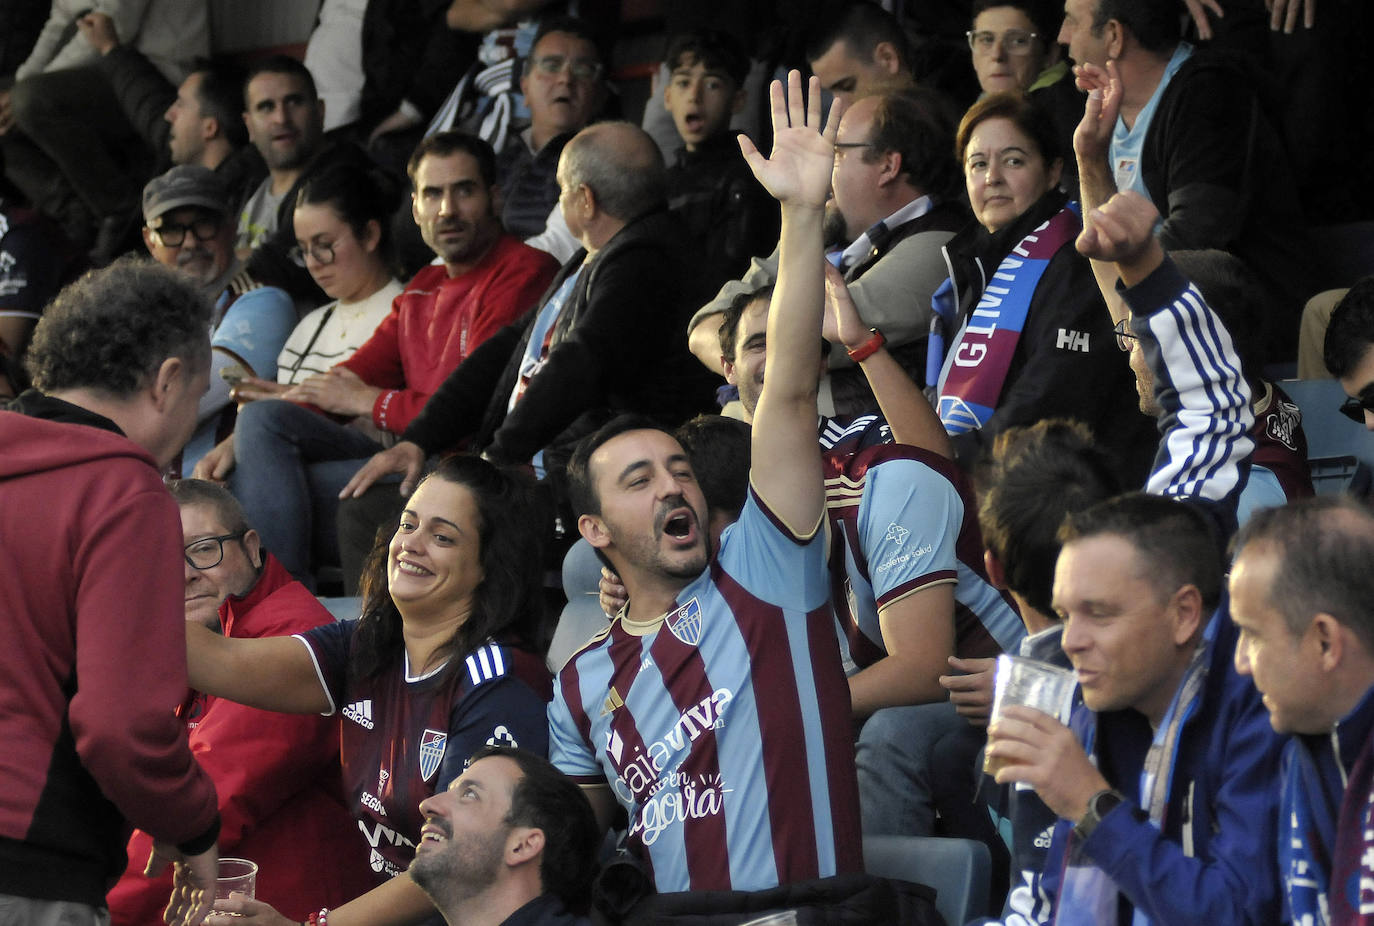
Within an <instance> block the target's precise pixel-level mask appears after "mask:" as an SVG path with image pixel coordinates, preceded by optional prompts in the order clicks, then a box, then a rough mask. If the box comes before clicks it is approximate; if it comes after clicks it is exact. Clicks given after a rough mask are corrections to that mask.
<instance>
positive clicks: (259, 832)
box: [106, 479, 370, 926]
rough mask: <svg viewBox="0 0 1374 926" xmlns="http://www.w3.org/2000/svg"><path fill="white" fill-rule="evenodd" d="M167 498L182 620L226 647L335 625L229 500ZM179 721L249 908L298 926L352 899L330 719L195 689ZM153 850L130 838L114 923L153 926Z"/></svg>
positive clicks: (197, 489) (350, 836) (159, 890)
mask: <svg viewBox="0 0 1374 926" xmlns="http://www.w3.org/2000/svg"><path fill="white" fill-rule="evenodd" d="M171 490H172V497H173V498H175V499H176V501H177V504H178V505H179V506H180V507H181V531H182V540H183V542H184V544H185V551H184V556H185V564H184V565H185V570H186V620H187V621H192V622H194V623H197V624H200V625H202V626H204V627H208V628H210V629H211V630H213V631H215V632H217V633H223V634H224V635H225V636H228V637H234V638H252V637H272V636H280V635H284V634H292V633H305V632H307V631H309V630H311V629H313V628H315V627H319V626H321V625H324V624H332V623H333V622H334V619H333V617H332V616H331V615H330V613H329V612H328V611H327V610H325V607H324V606H323V605H322V604H320V603H319V602H318V601H316V600H315V598H314V596H313V595H311V594H310V593H309V592H308V591H306V589H305V588H304V587H303V586H302V585H301V584H300V583H299V582H295V581H293V580H292V579H291V577H290V576H289V575H288V574H287V572H286V570H285V569H283V568H282V567H281V564H280V563H278V562H277V561H276V559H275V558H274V557H273V556H272V554H270V553H268V552H267V551H266V550H264V549H263V548H262V541H261V539H260V538H259V537H258V532H257V531H255V530H253V529H252V528H251V527H249V526H248V522H247V521H246V520H244V516H243V510H242V509H241V508H239V505H238V502H236V501H234V498H233V496H232V495H230V494H229V493H228V492H226V491H225V490H224V489H222V488H220V487H218V486H215V485H212V484H210V483H207V482H201V481H200V480H196V479H183V480H180V481H177V482H174V483H172V485H171ZM177 716H178V717H180V718H181V720H182V722H183V723H185V724H186V727H187V729H188V730H189V731H190V741H191V753H192V754H193V755H194V756H195V757H196V762H197V764H199V765H200V767H201V768H202V769H204V770H205V771H206V772H207V773H208V774H209V775H210V778H211V780H212V781H214V783H215V790H216V791H217V792H218V794H219V810H220V821H221V822H220V833H219V848H220V853H221V854H222V855H229V856H236V857H238V858H248V859H252V860H253V861H255V862H257V863H258V878H257V896H258V898H260V899H261V900H264V901H266V902H268V903H271V904H274V905H277V906H279V907H280V908H282V909H283V910H285V911H286V912H287V914H288V915H289V916H291V917H292V918H293V919H296V918H300V919H303V918H304V917H305V916H306V914H308V913H310V912H312V911H314V910H318V909H319V908H320V907H322V906H327V907H337V906H339V905H340V904H342V903H344V902H346V901H349V900H352V899H353V898H354V897H356V896H357V895H358V894H359V893H361V891H362V885H364V884H366V883H367V880H368V879H369V877H370V869H369V867H368V866H367V864H366V862H365V860H364V859H363V858H362V857H361V856H360V855H359V854H358V853H357V852H352V851H348V850H347V847H348V846H350V845H351V844H352V842H353V840H354V839H356V838H357V837H356V836H355V835H354V834H355V832H356V824H355V823H354V822H353V818H352V816H351V815H350V814H349V813H348V811H347V810H346V809H344V806H343V804H342V800H343V793H342V782H341V781H340V778H339V733H338V729H337V725H336V724H335V723H334V721H332V720H330V719H327V718H325V717H310V716H303V715H302V716H295V717H293V716H289V715H286V714H278V713H275V712H271V711H259V710H254V709H253V708H249V707H243V706H241V705H238V704H235V703H233V702H232V701H226V700H224V699H223V698H211V697H206V696H205V695H203V694H201V693H199V692H196V691H191V692H188V693H187V695H186V698H185V699H184V700H183V701H182V702H181V705H180V706H179V707H178V708H177ZM152 851H153V839H152V837H151V836H149V835H148V834H147V833H145V832H143V831H141V830H137V831H135V832H134V834H133V836H132V838H130V840H129V845H128V851H127V855H128V856H129V867H128V868H127V869H126V870H125V872H124V875H123V876H122V877H121V878H120V879H119V882H118V883H117V884H115V886H114V887H113V888H111V890H110V893H109V895H108V896H107V898H106V901H107V903H108V904H109V908H110V922H111V923H117V924H120V926H148V924H154V923H160V922H162V911H163V908H164V907H166V906H167V898H168V897H170V896H171V893H172V877H171V873H170V872H167V873H165V874H163V875H162V876H160V877H155V878H149V877H147V876H145V875H144V873H143V868H144V865H145V864H147V861H148V858H149V856H150V855H151V853H152Z"/></svg>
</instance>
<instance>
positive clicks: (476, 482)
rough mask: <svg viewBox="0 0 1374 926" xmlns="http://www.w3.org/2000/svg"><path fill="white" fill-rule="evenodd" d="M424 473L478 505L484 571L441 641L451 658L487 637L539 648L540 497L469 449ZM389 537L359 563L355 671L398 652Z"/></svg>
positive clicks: (378, 668)
mask: <svg viewBox="0 0 1374 926" xmlns="http://www.w3.org/2000/svg"><path fill="white" fill-rule="evenodd" d="M430 479H442V480H444V481H445V482H451V483H453V484H454V485H459V486H462V487H463V488H465V489H467V490H468V491H469V492H470V493H472V498H473V501H474V502H475V503H476V505H477V520H478V549H479V554H478V555H479V556H480V558H481V566H482V576H483V578H482V582H481V584H479V585H478V586H477V590H476V592H475V595H474V600H473V608H472V613H471V615H469V617H468V619H467V620H466V621H464V622H463V623H462V624H461V625H460V626H459V627H458V629H457V630H456V631H454V634H453V637H452V638H451V639H450V640H449V641H448V644H447V645H446V647H445V648H446V649H447V651H448V653H449V655H450V657H451V656H453V655H460V654H463V653H467V652H468V651H469V650H471V649H473V648H474V647H476V646H479V645H480V644H482V643H483V642H484V641H486V640H488V639H492V638H495V639H497V640H499V641H501V642H504V643H510V644H513V645H516V646H520V647H522V648H525V649H529V650H531V651H532V652H538V653H542V652H543V650H544V648H545V644H546V643H547V640H546V636H547V629H548V628H547V626H546V624H545V621H544V619H543V618H544V615H543V562H544V554H543V537H544V530H543V526H544V524H545V522H546V520H547V518H546V516H545V515H546V514H547V513H546V512H544V511H543V510H542V509H541V507H540V505H539V504H538V502H537V500H536V498H535V495H534V493H533V491H532V486H531V485H530V483H529V480H528V479H526V478H525V477H524V476H522V475H519V474H517V473H516V472H515V471H513V470H507V469H502V468H499V467H497V466H495V465H493V464H491V463H488V462H487V461H486V460H483V459H481V458H480V457H476V456H471V455H468V454H456V455H454V456H450V457H446V458H445V459H443V460H441V461H440V462H439V464H438V466H436V467H435V468H434V470H433V471H432V472H431V473H430V474H429V475H428V476H426V477H425V482H428V481H429V480H430ZM423 484H424V483H423V482H422V483H421V485H423ZM417 491H418V487H417ZM379 533H380V532H379ZM390 539H391V538H390V536H389V535H385V534H382V535H381V536H379V537H378V540H377V543H376V545H375V546H374V547H373V548H372V552H371V553H370V554H368V557H367V561H366V562H365V563H364V564H363V574H362V580H361V586H360V592H361V594H362V599H363V608H362V617H361V618H360V619H359V620H358V626H357V627H356V628H354V631H353V650H352V657H351V658H352V669H353V671H354V672H355V673H356V674H357V675H359V676H362V677H368V676H372V675H376V674H378V673H380V672H383V671H386V670H388V669H389V668H391V667H392V666H394V665H395V664H396V662H397V661H398V660H399V659H400V658H401V652H402V647H403V640H402V637H401V623H402V618H401V612H400V611H399V610H398V609H397V608H396V603H395V602H394V601H392V600H391V593H390V591H389V590H388V588H387V578H386V573H387V558H388V547H389V546H390ZM458 663H461V660H455V659H450V661H449V669H448V670H446V671H449V670H451V669H452V668H453V666H454V665H456V664H458Z"/></svg>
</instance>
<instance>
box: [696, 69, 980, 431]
mask: <svg viewBox="0 0 1374 926" xmlns="http://www.w3.org/2000/svg"><path fill="white" fill-rule="evenodd" d="M953 150H954V126H953V125H952V124H951V121H950V119H949V118H948V115H947V113H946V111H945V109H944V107H943V105H942V103H941V100H940V98H939V97H937V96H936V95H934V94H932V93H931V92H930V91H923V90H907V91H893V92H887V93H880V94H876V95H872V96H864V97H861V98H860V99H859V100H858V101H856V102H855V103H854V104H853V105H852V106H850V107H849V108H848V109H847V110H845V113H844V117H843V118H842V119H841V120H840V130H839V134H838V135H837V136H836V141H835V166H834V170H833V172H832V173H831V197H830V201H829V202H828V203H826V232H827V237H828V238H830V239H831V240H830V241H829V242H827V243H828V244H833V245H835V246H836V247H839V248H843V250H841V251H837V252H835V253H832V254H830V255H829V259H830V261H831V262H832V263H834V264H835V265H836V267H838V268H839V270H840V272H841V273H842V274H843V275H844V278H845V283H846V284H847V287H848V292H849V296H850V298H852V299H853V300H854V306H855V308H857V309H858V312H859V317H860V318H861V319H862V320H863V323H864V325H865V326H867V327H870V328H873V329H875V331H881V332H882V336H883V339H884V341H885V343H886V344H887V347H888V349H889V350H892V351H893V356H894V357H895V358H896V359H897V362H898V363H900V364H901V365H902V367H903V368H904V369H905V370H906V371H907V372H908V373H909V374H910V375H911V377H912V378H913V379H914V380H915V381H916V382H917V384H918V385H919V384H921V383H922V381H923V379H924V375H925V357H926V346H925V344H926V341H925V339H926V335H927V334H928V332H929V330H930V299H931V295H932V294H933V293H934V292H935V290H936V289H937V288H938V287H939V286H940V284H941V283H943V282H944V281H945V277H946V276H948V273H949V270H948V268H947V267H946V266H945V259H944V256H943V255H942V254H941V251H940V249H941V247H942V246H943V245H944V244H945V242H947V241H949V240H950V239H951V238H952V237H954V233H955V232H956V231H958V230H959V229H960V228H961V227H962V226H963V225H964V224H966V223H967V221H968V209H967V207H966V206H965V205H964V204H963V180H962V178H961V177H960V175H959V171H958V164H957V163H956V162H955V160H954V158H953V157H952V156H951V154H950V152H952V151H953ZM777 266H778V253H777V251H774V252H773V254H772V255H770V256H769V257H762V258H760V257H756V258H754V260H753V261H752V262H751V264H750V266H749V269H748V270H747V271H746V272H745V274H744V276H743V277H741V278H740V279H739V280H731V281H729V282H727V283H726V284H725V285H724V286H723V287H721V289H720V292H719V293H717V294H716V297H715V298H714V299H712V300H711V301H710V302H709V303H707V304H706V305H705V306H703V307H702V308H701V309H700V310H699V311H698V312H697V313H696V315H694V316H693V317H692V320H691V321H690V322H689V323H688V328H687V331H688V335H687V337H688V346H689V347H690V348H691V350H692V353H693V354H694V355H696V357H697V359H698V360H700V361H701V362H702V363H704V364H705V365H706V366H707V367H708V368H709V369H711V370H713V371H715V372H716V373H718V374H721V375H724V370H723V369H722V366H721V356H720V338H719V332H718V329H719V328H720V318H721V316H722V315H723V313H724V312H725V311H726V309H728V308H729V306H730V303H731V302H733V301H734V299H735V298H736V297H737V296H739V295H740V294H742V293H746V292H755V291H757V290H759V289H762V288H763V287H765V286H768V285H771V284H772V283H774V282H775V281H776V279H777ZM828 366H829V368H830V373H829V375H828V376H827V377H826V379H825V380H823V381H822V382H821V392H820V407H821V412H822V414H826V415H853V414H861V413H865V412H868V411H871V410H873V409H874V408H875V400H874V399H873V393H872V392H871V391H870V390H869V388H868V384H867V380H866V379H865V378H864V375H863V373H862V371H860V370H859V368H858V366H857V364H855V363H854V362H853V361H852V360H850V359H849V355H848V354H847V353H846V352H845V350H844V348H843V346H836V347H835V348H833V349H832V351H831V354H830V356H829V358H828Z"/></svg>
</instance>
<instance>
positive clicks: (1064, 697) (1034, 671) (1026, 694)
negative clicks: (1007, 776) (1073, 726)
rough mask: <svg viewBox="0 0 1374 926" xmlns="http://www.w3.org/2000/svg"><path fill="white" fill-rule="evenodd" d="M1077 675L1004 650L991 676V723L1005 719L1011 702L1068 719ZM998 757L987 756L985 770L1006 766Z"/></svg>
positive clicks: (985, 757) (993, 772) (989, 770)
mask: <svg viewBox="0 0 1374 926" xmlns="http://www.w3.org/2000/svg"><path fill="white" fill-rule="evenodd" d="M1077 682H1078V678H1077V676H1076V675H1075V674H1074V672H1073V670H1072V669H1061V668H1059V666H1054V665H1050V664H1049V663H1048V662H1041V661H1040V660H1038V659H1027V658H1026V657H1025V656H1011V655H1008V654H1006V653H1003V654H1002V655H1001V656H998V657H997V670H996V673H995V674H994V675H993V677H992V717H991V718H990V719H989V723H990V725H991V726H996V725H997V721H999V720H1001V719H1002V710H1003V708H1004V707H1006V705H1008V704H1018V705H1021V706H1023V707H1030V708H1034V709H1035V710H1037V711H1040V712H1041V713H1045V714H1049V715H1050V716H1051V717H1054V718H1055V719H1057V720H1060V721H1063V720H1066V719H1067V718H1068V714H1069V708H1070V707H1071V706H1072V705H1073V689H1074V686H1075V685H1076V684H1077ZM1005 764H1006V763H1004V762H1002V761H1000V760H999V759H998V758H997V757H996V756H988V755H985V756H984V759H983V771H984V772H986V773H987V774H989V775H995V774H997V772H998V771H999V770H1000V769H1002V768H1003V767H1004V766H1005Z"/></svg>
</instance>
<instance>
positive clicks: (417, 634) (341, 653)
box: [186, 456, 551, 926]
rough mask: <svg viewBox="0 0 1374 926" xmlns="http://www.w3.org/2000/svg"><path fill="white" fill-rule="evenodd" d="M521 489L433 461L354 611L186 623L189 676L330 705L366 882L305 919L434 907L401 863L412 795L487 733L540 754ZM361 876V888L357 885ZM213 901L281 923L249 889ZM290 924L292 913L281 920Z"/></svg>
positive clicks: (302, 704) (440, 784)
mask: <svg viewBox="0 0 1374 926" xmlns="http://www.w3.org/2000/svg"><path fill="white" fill-rule="evenodd" d="M532 507H533V506H532V503H531V500H530V497H529V492H528V487H527V486H526V485H525V484H524V482H523V480H521V479H519V478H518V477H517V476H515V475H514V474H511V473H506V472H502V471H500V470H498V469H497V468H496V467H494V466H492V465H490V464H489V463H486V462H485V461H483V460H479V459H477V458H475V457H469V456H454V457H450V458H448V459H447V460H444V461H443V462H442V463H441V464H440V465H439V467H438V468H437V469H436V470H435V471H434V472H433V474H431V475H430V476H429V477H428V478H427V479H426V480H425V481H424V482H423V483H422V484H421V485H420V486H419V488H417V489H416V490H415V492H414V494H413V495H411V496H410V498H409V499H408V500H407V501H406V511H405V513H404V514H403V515H402V517H401V518H400V520H399V523H398V524H396V525H395V528H394V531H388V533H389V534H392V536H390V537H385V536H384V537H382V538H381V539H380V541H379V543H378V545H377V547H376V549H375V550H374V551H373V555H372V556H371V557H370V559H369V563H368V570H367V576H366V578H365V580H364V588H365V589H366V592H365V594H364V596H363V597H364V601H363V610H362V617H361V618H360V619H359V620H357V621H342V622H333V623H328V624H324V625H321V626H319V627H316V628H314V629H313V630H310V631H307V632H306V633H303V634H297V635H295V636H269V637H260V638H257V639H242V638H236V637H226V636H224V635H222V634H217V633H213V632H211V631H209V630H207V629H206V628H204V627H200V626H197V625H196V624H195V623H194V622H189V623H187V625H186V652H187V666H188V675H189V678H190V682H191V685H192V686H193V687H194V688H196V689H197V690H199V691H203V692H205V693H206V694H207V695H211V696H214V697H219V698H225V699H228V700H231V701H235V702H238V703H240V704H244V705H247V706H249V707H254V708H257V709H260V710H270V711H281V712H283V713H291V714H312V715H318V714H326V715H330V716H334V715H337V717H338V719H337V721H336V723H337V724H338V730H339V737H340V738H339V746H340V753H341V756H342V762H343V776H344V789H345V793H346V795H347V804H348V807H349V808H350V810H351V811H352V813H353V816H354V819H355V820H356V822H357V824H358V831H357V833H356V834H355V835H354V837H353V838H352V840H350V845H351V846H352V848H351V850H350V851H352V852H353V853H355V858H356V859H357V860H358V862H359V863H362V864H366V865H368V866H369V867H370V868H371V869H372V872H373V875H372V879H371V881H372V883H373V884H374V885H375V887H374V888H373V889H372V890H370V891H368V892H367V893H365V894H363V895H362V896H361V897H358V898H357V899H356V900H354V901H352V902H350V903H347V904H344V905H343V906H341V907H339V908H337V909H330V910H328V911H321V912H319V913H318V914H312V918H314V919H316V920H318V919H325V918H326V917H327V918H328V919H329V920H331V921H334V922H336V923H344V924H347V923H350V922H351V923H364V924H369V926H393V924H394V926H401V924H413V923H419V922H423V921H424V919H425V917H427V916H433V915H434V905H433V903H432V902H431V901H430V899H429V898H428V896H426V895H425V893H424V892H423V891H421V890H420V889H419V888H418V887H417V886H416V884H415V882H414V881H413V880H412V879H411V878H410V876H409V875H408V874H407V873H406V868H407V867H408V866H409V864H410V862H411V861H412V858H413V856H414V853H415V847H416V846H418V845H419V844H420V843H421V841H422V836H421V827H422V826H423V824H424V819H423V817H422V815H421V812H420V810H419V805H420V803H421V802H422V801H424V800H425V799H426V798H428V797H430V796H431V795H434V794H437V793H440V792H442V791H444V790H445V789H446V788H448V786H449V784H450V783H451V782H452V781H453V780H454V779H456V778H457V777H458V776H459V774H460V773H461V772H462V770H463V764H464V763H465V762H466V761H467V759H468V757H469V756H471V755H472V754H473V753H475V752H476V751H477V750H479V749H481V748H482V747H483V746H485V745H506V746H522V747H524V748H526V749H529V750H530V751H532V752H534V753H536V754H544V753H545V751H546V749H547V743H548V721H547V718H546V715H545V704H546V702H547V701H548V699H549V696H550V693H551V692H550V690H549V674H548V672H547V670H545V668H544V666H543V660H542V658H541V657H540V655H539V652H541V651H542V643H543V636H544V631H543V622H542V620H541V611H540V607H539V588H540V572H539V569H540V566H539V563H540V556H539V555H538V548H539V544H540V536H539V532H538V530H537V528H536V526H535V525H536V522H537V518H536V517H534V515H533V513H532ZM355 886H359V887H361V886H362V885H356V884H355ZM219 908H220V910H222V911H224V912H228V913H245V914H251V915H253V916H257V917H263V918H264V919H260V920H259V922H273V923H275V922H280V921H281V915H280V914H279V913H277V912H276V911H275V910H274V909H273V908H272V906H271V905H270V904H268V903H266V902H264V901H261V900H238V901H233V900H231V901H227V902H225V901H221V902H220V904H219ZM288 922H289V921H288Z"/></svg>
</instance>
